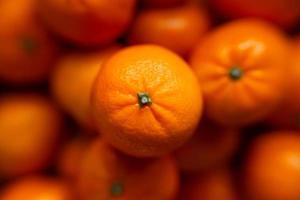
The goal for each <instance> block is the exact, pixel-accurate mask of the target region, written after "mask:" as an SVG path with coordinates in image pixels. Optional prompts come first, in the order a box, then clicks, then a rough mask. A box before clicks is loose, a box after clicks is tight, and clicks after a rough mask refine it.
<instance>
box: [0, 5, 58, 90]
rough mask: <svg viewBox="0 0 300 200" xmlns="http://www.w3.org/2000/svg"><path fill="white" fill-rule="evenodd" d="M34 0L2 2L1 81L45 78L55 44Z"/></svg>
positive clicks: (53, 59)
mask: <svg viewBox="0 0 300 200" xmlns="http://www.w3.org/2000/svg"><path fill="white" fill-rule="evenodd" d="M35 2H36V1H35V0H7V1H0V12H1V16H2V17H1V18H0V27H1V28H0V44H1V45H0V80H2V81H4V82H7V83H10V84H28V83H36V82H40V81H44V80H46V79H47V77H48V75H49V72H50V71H51V69H52V64H53V62H54V61H55V57H56V45H55V44H54V41H53V40H52V39H51V38H50V37H49V35H48V33H47V32H46V31H45V30H44V28H43V26H42V25H41V24H40V23H39V21H38V20H37V16H36V4H35Z"/></svg>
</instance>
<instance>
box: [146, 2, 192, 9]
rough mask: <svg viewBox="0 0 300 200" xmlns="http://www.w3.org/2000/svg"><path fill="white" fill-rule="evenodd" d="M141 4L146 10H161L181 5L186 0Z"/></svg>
mask: <svg viewBox="0 0 300 200" xmlns="http://www.w3.org/2000/svg"><path fill="white" fill-rule="evenodd" d="M141 2H142V5H143V6H145V7H147V8H162V7H171V6H177V5H181V4H183V3H184V2H186V0H141Z"/></svg>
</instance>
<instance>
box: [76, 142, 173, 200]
mask: <svg viewBox="0 0 300 200" xmlns="http://www.w3.org/2000/svg"><path fill="white" fill-rule="evenodd" d="M178 186H179V173H178V169H177V167H176V162H175V161H174V159H172V158H171V157H169V156H165V157H161V158H154V159H139V158H134V157H130V156H127V155H125V154H123V153H121V152H119V151H117V150H116V149H114V148H112V147H111V146H110V145H108V144H107V143H105V141H103V140H102V139H97V140H96V141H94V142H93V143H92V144H91V145H90V146H89V147H88V149H87V151H86V152H85V156H84V158H83V161H82V164H81V168H80V171H79V179H78V188H79V193H80V197H81V199H86V200H90V199H105V200H110V199H122V200H141V199H143V200H153V199H163V200H172V199H174V198H175V197H176V194H177V191H178Z"/></svg>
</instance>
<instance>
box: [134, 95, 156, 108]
mask: <svg viewBox="0 0 300 200" xmlns="http://www.w3.org/2000/svg"><path fill="white" fill-rule="evenodd" d="M137 97H138V103H139V106H140V108H143V107H145V106H150V105H151V104H152V100H151V98H150V95H149V94H148V93H147V92H139V93H137Z"/></svg>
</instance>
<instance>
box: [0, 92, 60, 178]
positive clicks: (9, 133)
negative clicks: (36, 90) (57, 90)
mask: <svg viewBox="0 0 300 200" xmlns="http://www.w3.org/2000/svg"><path fill="white" fill-rule="evenodd" d="M0 99H1V100H0V177H1V178H10V177H15V176H19V175H23V174H26V173H31V172H36V171H38V170H41V169H44V168H45V167H47V166H48V165H49V164H50V162H51V161H52V157H53V154H54V152H55V150H56V147H57V143H58V141H59V137H60V133H61V132H60V128H61V116H60V113H58V111H57V110H56V108H55V107H54V106H53V105H52V104H51V102H49V101H48V100H47V99H45V98H44V97H41V96H39V95H34V94H32V95H29V94H27V95H25V94H15V95H7V96H4V95H2V96H1V98H0Z"/></svg>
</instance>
